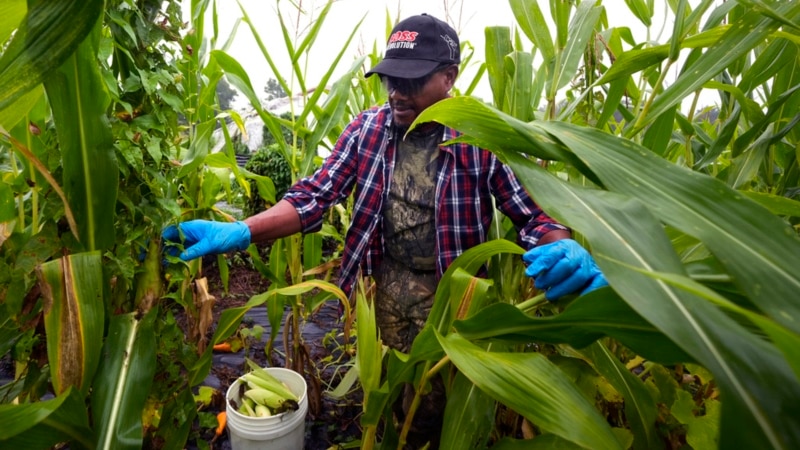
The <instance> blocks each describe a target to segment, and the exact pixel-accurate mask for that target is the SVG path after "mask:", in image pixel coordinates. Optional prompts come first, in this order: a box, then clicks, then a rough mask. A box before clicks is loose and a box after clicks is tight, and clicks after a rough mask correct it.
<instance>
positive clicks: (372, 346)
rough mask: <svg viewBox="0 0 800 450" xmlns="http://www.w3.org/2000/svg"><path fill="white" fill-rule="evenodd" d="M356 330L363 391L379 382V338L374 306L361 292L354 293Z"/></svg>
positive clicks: (357, 357)
mask: <svg viewBox="0 0 800 450" xmlns="http://www.w3.org/2000/svg"><path fill="white" fill-rule="evenodd" d="M356 330H357V332H358V344H357V345H358V351H357V352H356V368H357V370H358V374H359V378H360V380H361V386H362V387H363V389H364V392H370V391H373V390H377V389H378V388H379V387H380V383H381V359H382V358H381V353H382V350H381V340H380V338H379V336H378V325H377V323H376V322H375V309H374V306H373V305H372V304H371V303H370V302H368V301H367V299H366V296H365V295H364V294H363V293H359V294H357V295H356ZM368 400H369V399H368V398H367V401H368Z"/></svg>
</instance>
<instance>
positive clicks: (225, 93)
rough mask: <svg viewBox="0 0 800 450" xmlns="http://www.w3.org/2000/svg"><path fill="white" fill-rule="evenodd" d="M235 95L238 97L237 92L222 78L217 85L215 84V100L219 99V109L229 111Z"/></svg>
mask: <svg viewBox="0 0 800 450" xmlns="http://www.w3.org/2000/svg"><path fill="white" fill-rule="evenodd" d="M237 95H239V91H237V90H236V89H234V88H232V87H231V85H230V84H228V82H227V81H226V80H225V79H224V78H222V79H221V80H219V83H217V98H218V99H219V108H220V109H222V110H228V109H231V106H233V101H234V99H235V98H236V96H237Z"/></svg>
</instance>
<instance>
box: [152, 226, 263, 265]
mask: <svg viewBox="0 0 800 450" xmlns="http://www.w3.org/2000/svg"><path fill="white" fill-rule="evenodd" d="M178 227H180V231H182V232H183V235H184V237H185V238H186V240H185V241H184V242H183V245H184V246H185V248H186V250H184V251H183V253H181V254H180V257H181V259H182V260H184V261H189V260H191V259H195V258H199V257H201V256H205V255H211V254H217V253H225V252H229V251H231V250H244V249H246V248H247V247H248V246H249V245H250V228H249V227H248V226H247V225H246V224H245V223H244V222H242V221H238V222H213V221H210V220H191V221H189V222H183V223H179V224H178V225H177V226H176V225H170V226H169V227H167V228H166V229H165V230H164V231H163V232H162V233H161V237H162V238H164V240H165V241H172V242H180V240H181V237H180V233H179V232H178Z"/></svg>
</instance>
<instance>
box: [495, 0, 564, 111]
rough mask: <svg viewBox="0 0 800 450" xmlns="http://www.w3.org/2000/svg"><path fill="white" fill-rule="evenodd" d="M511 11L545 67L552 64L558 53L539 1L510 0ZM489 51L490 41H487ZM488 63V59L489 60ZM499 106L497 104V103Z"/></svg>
mask: <svg viewBox="0 0 800 450" xmlns="http://www.w3.org/2000/svg"><path fill="white" fill-rule="evenodd" d="M509 3H510V5H511V11H512V12H513V13H514V18H515V19H516V21H517V23H518V24H519V26H520V28H521V29H522V31H523V33H525V36H527V37H528V39H530V40H531V42H533V45H535V46H536V48H537V49H538V50H539V52H541V54H542V58H544V63H545V65H549V64H551V63H552V61H553V59H554V58H555V55H556V51H555V48H554V47H553V40H552V39H553V38H552V37H551V36H550V29H549V27H548V26H547V22H546V21H545V19H544V14H542V10H541V8H539V2H538V1H537V0H509ZM486 42H487V45H486V47H487V51H488V47H489V41H488V40H487V41H486ZM487 61H488V58H487ZM495 104H496V105H497V103H495Z"/></svg>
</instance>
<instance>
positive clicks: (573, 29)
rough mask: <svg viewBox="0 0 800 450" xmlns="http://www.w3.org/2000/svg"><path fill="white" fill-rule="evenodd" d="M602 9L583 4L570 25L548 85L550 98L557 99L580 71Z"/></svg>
mask: <svg viewBox="0 0 800 450" xmlns="http://www.w3.org/2000/svg"><path fill="white" fill-rule="evenodd" d="M602 11H603V10H602V8H601V7H599V6H595V5H594V3H593V2H581V3H580V4H579V5H578V9H577V11H576V12H575V17H573V19H572V21H571V22H570V25H569V38H568V39H567V42H566V46H565V47H564V48H563V49H561V51H559V52H558V55H557V58H556V59H557V60H556V63H555V66H554V68H553V77H552V79H550V80H549V83H548V84H547V88H546V89H547V91H548V92H549V95H550V97H549V98H551V99H552V98H555V96H556V92H557V91H558V90H559V89H561V88H563V87H564V86H566V85H567V84H569V82H570V81H571V80H572V78H573V77H575V74H576V73H577V71H578V65H579V64H580V62H581V59H582V58H583V54H584V52H585V51H586V46H587V44H588V43H589V42H590V39H591V38H592V37H593V36H594V27H595V26H596V25H597V21H598V20H599V19H600V14H601V13H602Z"/></svg>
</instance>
